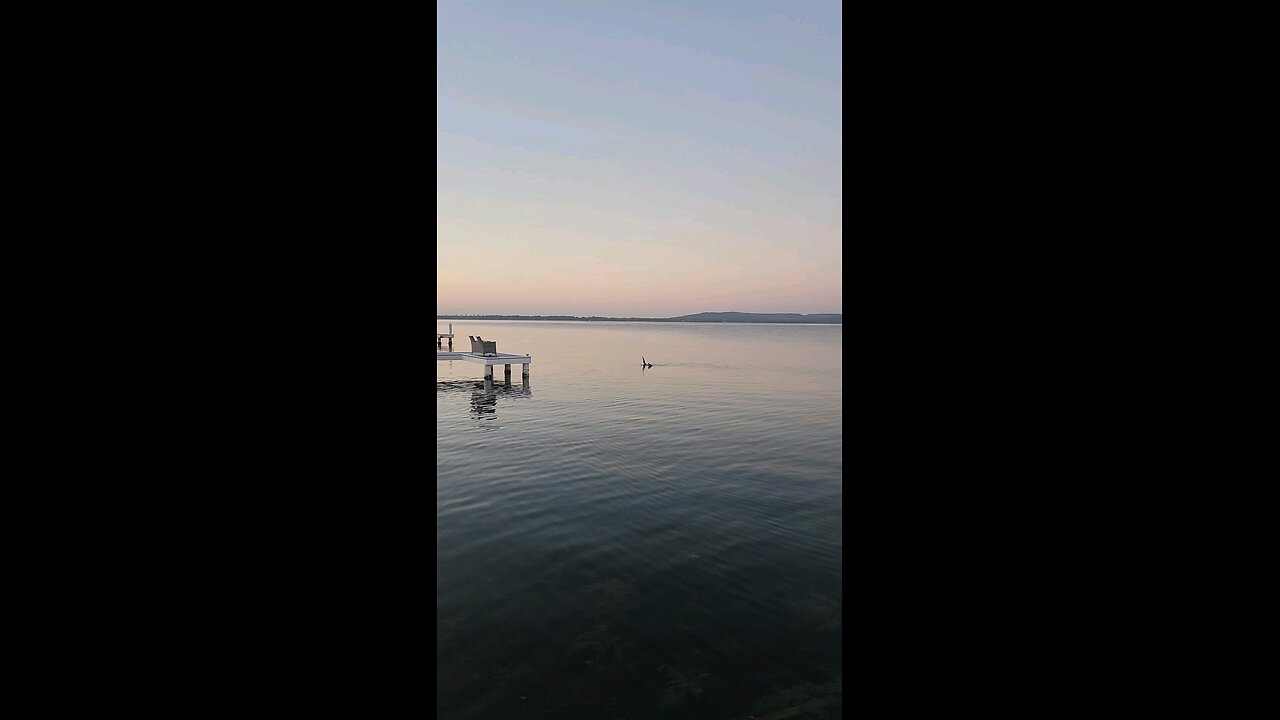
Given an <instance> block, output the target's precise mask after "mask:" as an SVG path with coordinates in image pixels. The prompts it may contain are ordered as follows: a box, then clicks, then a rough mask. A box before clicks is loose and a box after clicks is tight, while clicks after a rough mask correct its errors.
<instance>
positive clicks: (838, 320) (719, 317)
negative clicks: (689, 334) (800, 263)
mask: <svg viewBox="0 0 1280 720" xmlns="http://www.w3.org/2000/svg"><path fill="white" fill-rule="evenodd" d="M436 319H437V320H544V321H566V320H568V321H577V322H607V321H615V322H721V323H805V324H816V325H843V324H844V314H843V313H822V314H817V313H815V314H811V315H801V314H799V313H739V312H722V313H696V314H694V315H681V316H679V317H670V318H646V317H601V316H597V315H591V316H587V317H580V316H577V315H437V316H436Z"/></svg>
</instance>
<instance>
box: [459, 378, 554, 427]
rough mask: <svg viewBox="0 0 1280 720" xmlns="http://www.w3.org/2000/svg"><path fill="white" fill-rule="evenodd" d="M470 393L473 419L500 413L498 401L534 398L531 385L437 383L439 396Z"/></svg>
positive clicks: (467, 382)
mask: <svg viewBox="0 0 1280 720" xmlns="http://www.w3.org/2000/svg"><path fill="white" fill-rule="evenodd" d="M463 393H469V394H470V396H471V398H470V401H471V417H473V418H477V419H488V418H491V417H493V416H496V414H497V412H498V399H499V398H502V399H503V401H504V402H511V401H515V400H526V399H528V398H531V397H533V390H532V389H531V388H530V387H529V384H528V383H527V382H526V383H523V384H520V385H513V384H507V383H502V382H497V383H495V382H493V380H491V379H489V378H485V379H484V380H439V381H437V382H436V394H437V395H453V394H457V395H461V394H463Z"/></svg>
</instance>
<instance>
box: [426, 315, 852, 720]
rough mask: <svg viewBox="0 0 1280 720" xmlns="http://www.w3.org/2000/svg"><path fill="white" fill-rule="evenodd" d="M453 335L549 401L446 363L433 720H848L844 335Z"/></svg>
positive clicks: (506, 330)
mask: <svg viewBox="0 0 1280 720" xmlns="http://www.w3.org/2000/svg"><path fill="white" fill-rule="evenodd" d="M454 332H455V333H461V334H462V336H463V337H464V338H465V337H466V334H467V333H469V332H470V333H478V334H481V335H483V336H484V337H486V338H493V339H495V340H496V341H497V342H498V343H499V347H502V348H504V349H508V348H509V349H511V350H513V351H519V352H521V353H525V352H527V353H529V354H530V355H532V357H534V358H535V359H536V361H537V364H536V367H535V368H534V372H535V373H536V374H537V380H538V393H537V394H536V395H534V394H533V393H532V392H530V391H529V389H528V388H527V387H522V386H521V384H520V383H519V380H520V378H518V377H517V378H516V383H515V387H506V386H505V385H504V384H503V379H504V378H503V376H502V375H501V374H498V375H497V377H496V379H497V382H496V383H495V382H493V381H492V380H491V381H490V382H489V383H485V382H484V381H483V379H482V378H481V377H480V375H481V373H482V372H483V370H482V369H481V368H479V367H477V366H476V365H474V364H472V363H467V362H459V363H449V362H439V363H438V364H437V366H436V367H437V369H436V377H437V384H436V456H437V459H436V469H437V478H436V580H437V584H436V588H437V589H436V629H437V635H436V660H437V666H436V683H437V694H436V713H437V717H439V718H441V719H442V720H490V719H492V720H509V719H512V718H521V719H523V718H530V719H531V720H532V719H537V718H554V719H555V720H615V719H616V718H631V719H632V720H636V719H637V718H652V719H659V718H667V719H670V720H677V719H682V720H695V719H696V720H739V719H741V720H746V719H747V718H751V717H754V718H756V720H782V719H783V718H786V719H788V720H818V719H819V718H838V717H841V716H842V709H843V701H842V698H843V685H842V678H843V656H842V650H841V645H840V639H841V634H842V632H843V590H842V568H841V555H842V539H841V526H842V512H841V504H842V495H843V493H842V462H841V449H842V448H841V445H842V438H841V434H842V418H841V411H842V407H841V391H842V382H843V373H842V367H841V362H840V352H841V349H842V348H841V338H842V329H841V328H840V327H838V326H837V327H832V326H769V325H735V324H729V323H725V324H700V323H690V324H687V325H686V324H681V323H607V322H606V323H555V322H524V323H521V322H507V321H490V322H479V321H477V322H475V323H472V322H467V323H466V324H465V325H464V324H458V323H456V321H455V326H454ZM641 357H644V358H645V359H646V360H647V361H648V362H650V363H653V367H652V368H649V369H644V368H640V367H638V366H639V365H640V360H641ZM515 370H516V368H513V371H515ZM496 373H502V368H501V367H498V368H496ZM496 373H495V374H496ZM513 374H514V372H513Z"/></svg>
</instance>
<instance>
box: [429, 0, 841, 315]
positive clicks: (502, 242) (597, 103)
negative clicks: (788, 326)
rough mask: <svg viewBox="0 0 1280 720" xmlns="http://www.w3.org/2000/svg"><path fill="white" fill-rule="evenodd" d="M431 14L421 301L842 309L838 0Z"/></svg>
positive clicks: (485, 7)
mask: <svg viewBox="0 0 1280 720" xmlns="http://www.w3.org/2000/svg"><path fill="white" fill-rule="evenodd" d="M436 16H437V35H436V59H437V71H436V233H437V240H436V242H437V245H436V263H437V265H436V282H437V294H436V311H437V313H440V314H504V315H505V314H521V315H604V316H637V317H669V316H673V315H684V314H690V313H697V312H715V311H741V312H798V313H840V312H843V311H844V310H843V305H842V294H843V281H842V272H841V263H842V260H843V251H842V249H841V244H842V242H843V224H844V221H843V192H844V189H843V177H842V172H843V164H842V153H843V143H844V140H843V127H842V122H843V120H842V118H843V107H842V102H843V96H842V92H843V90H842V87H843V85H842V82H843V78H842V69H841V68H842V66H841V61H842V56H841V53H842V19H841V15H840V4H839V3H833V2H825V1H824V2H795V3H777V4H772V3H762V4H756V5H751V4H744V3H742V2H736V1H731V0H722V1H720V0H718V1H717V2H702V3H693V4H680V3H675V4H652V3H638V4H632V3H602V4H599V5H593V4H588V5H578V4H555V3H551V4H548V5H547V6H545V7H544V6H543V5H541V4H540V5H538V7H537V8H536V9H534V8H532V7H530V8H524V7H523V6H520V5H518V4H516V5H512V4H510V3H498V2H488V0H468V1H466V2H463V1H462V0H441V1H440V2H438V3H437V5H436Z"/></svg>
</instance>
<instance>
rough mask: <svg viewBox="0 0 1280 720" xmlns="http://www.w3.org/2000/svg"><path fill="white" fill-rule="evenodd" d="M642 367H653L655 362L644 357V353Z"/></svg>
mask: <svg viewBox="0 0 1280 720" xmlns="http://www.w3.org/2000/svg"><path fill="white" fill-rule="evenodd" d="M640 367H653V363H651V362H649V361H647V360H645V359H644V356H643V355H641V356H640Z"/></svg>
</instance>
